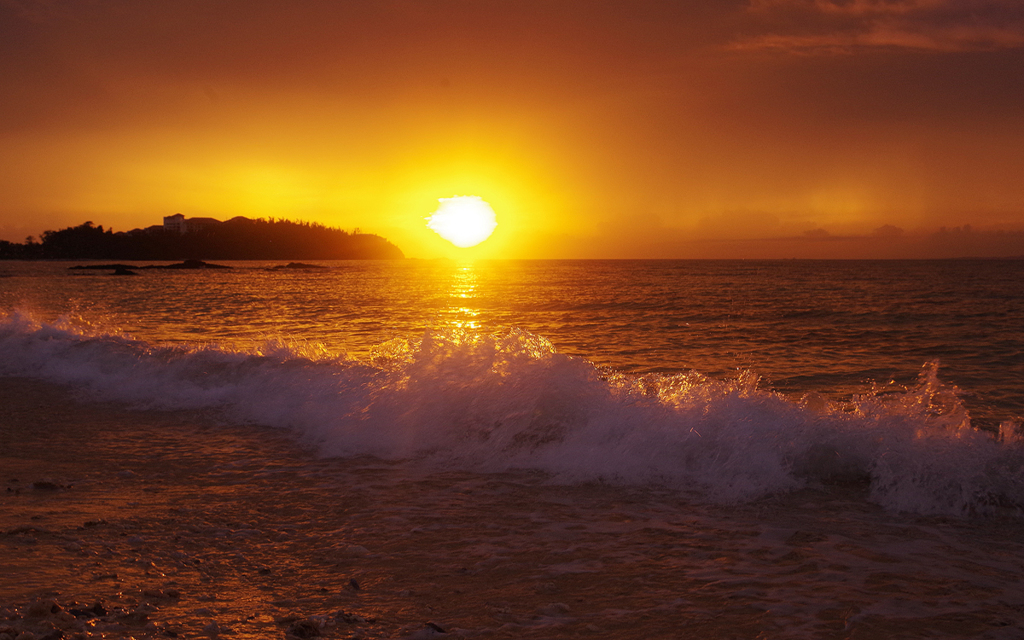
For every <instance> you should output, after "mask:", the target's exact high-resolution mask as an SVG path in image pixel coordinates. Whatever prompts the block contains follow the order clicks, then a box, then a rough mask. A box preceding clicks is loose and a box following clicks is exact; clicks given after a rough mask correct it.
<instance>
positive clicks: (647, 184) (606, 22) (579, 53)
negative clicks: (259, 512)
mask: <svg viewBox="0 0 1024 640" xmlns="http://www.w3.org/2000/svg"><path fill="white" fill-rule="evenodd" d="M455 195H475V196H479V197H481V198H483V199H484V200H486V201H487V202H489V203H490V204H491V205H492V207H493V209H494V211H495V212H496V215H497V221H498V227H497V229H496V231H495V232H494V235H493V236H491V238H490V239H489V240H487V241H486V242H484V243H483V244H481V245H479V246H477V247H473V248H469V249H460V248H457V247H454V246H452V245H451V244H450V243H448V242H447V241H445V240H443V239H442V238H440V237H438V236H437V235H436V234H434V233H433V232H432V231H431V230H430V229H428V228H427V227H426V221H425V218H426V217H427V216H429V215H430V214H431V213H432V212H433V211H434V209H436V208H437V205H438V199H439V198H448V197H452V196H455ZM179 212H180V213H183V214H185V215H186V216H189V217H192V216H209V217H215V218H220V219H228V218H231V217H234V216H236V215H244V216H248V217H275V218H286V219H293V220H305V221H311V222H320V223H323V224H327V225H330V226H338V227H342V228H345V229H349V230H351V229H354V228H359V229H361V230H362V231H364V232H370V233H376V234H379V235H382V236H384V237H386V238H388V239H389V240H391V241H392V242H394V243H395V244H397V245H398V246H399V247H400V248H401V249H402V250H403V251H404V252H405V254H406V255H407V256H409V257H415V258H438V257H470V258H477V257H479V258H899V257H906V258H926V257H956V256H968V255H970V256H997V255H1015V256H1024V3H1022V2H1020V0H955V1H954V0H719V1H710V0H701V1H696V0H672V1H644V0H630V1H609V0H586V1H564V2H562V1H559V0H536V1H534V0H516V1H515V2H513V1H510V0H475V1H470V0H379V1H378V0H361V1H359V2H350V1H342V0H337V1H322V0H308V1H305V2H301V3H294V2H283V1H282V2H262V1H259V0H244V1H241V0H240V1H234V0H202V1H190V0H181V1H177V0H176V1H173V2H171V1H163V0H150V1H147V2H135V1H129V0H120V1H119V0H75V1H70V0H0V239H6V240H10V241H18V242H21V241H23V240H24V239H25V237H26V236H28V235H35V236H38V234H40V233H41V232H42V231H44V230H46V229H58V228H63V227H67V226H73V225H78V224H81V223H83V222H85V221H86V220H89V221H92V222H94V223H96V224H101V225H104V226H105V227H107V228H112V229H114V230H115V231H124V230H128V229H132V228H136V227H146V226H150V225H153V224H159V223H160V222H161V221H162V217H163V216H166V215H172V214H174V213H179Z"/></svg>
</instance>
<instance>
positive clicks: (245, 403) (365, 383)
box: [0, 312, 1024, 515]
mask: <svg viewBox="0 0 1024 640" xmlns="http://www.w3.org/2000/svg"><path fill="white" fill-rule="evenodd" d="M0 375H8V376H10V375H16V376H30V377H37V378H41V379H45V380H49V381H52V382H57V383H61V384H66V385H70V386H72V387H74V388H76V389H79V390H81V391H82V392H83V393H84V394H87V395H88V396H90V397H94V398H97V399H102V400H116V401H121V402H126V403H129V404H130V405H132V406H134V407H138V408H147V409H213V410H217V411H219V412H221V414H222V415H223V416H224V417H225V418H226V419H229V420H232V421H240V422H247V423H258V424H263V425H269V426H274V427H279V428H284V429H289V430H291V431H292V432H294V433H295V434H297V435H298V436H299V437H300V438H301V439H302V440H303V441H305V442H306V443H309V444H311V445H313V446H315V447H316V448H317V449H318V450H319V452H321V453H322V454H323V455H327V456H352V455H374V456H379V457H382V458H390V459H401V458H418V459H420V460H422V461H423V462H424V463H426V464H430V465H436V466H439V467H444V468H460V469H468V470H474V471H481V472H497V471H505V470H509V469H524V468H525V469H537V470H542V471H544V472H547V473H550V474H552V475H553V477H554V478H555V479H556V480H558V481H563V482H586V481H595V480H600V481H606V482H615V483H628V484H647V483H657V484H661V485H666V486H669V487H673V488H677V489H681V490H688V491H694V492H699V493H700V494H701V495H703V496H704V497H705V498H707V499H710V500H715V501H723V502H729V501H741V500H751V499H756V498H758V497H762V496H765V495H768V494H772V493H778V492H785V491H791V490H795V489H799V488H802V487H806V486H814V485H816V484H822V483H826V484H828V483H849V484H853V485H860V486H864V487H866V488H867V491H868V492H869V495H870V497H871V499H872V500H874V501H876V502H878V503H880V504H882V505H883V506H885V507H886V508H889V509H892V510H896V511H906V512H914V513H922V514H949V515H973V514H991V513H997V512H999V513H1004V512H1007V511H1011V512H1016V513H1022V512H1024V438H1022V437H1021V436H1020V435H1018V428H1017V427H1018V425H1014V424H1011V423H1004V424H1003V425H1002V427H1001V428H1000V430H999V432H998V433H991V432H986V431H980V430H977V429H974V428H972V426H971V421H970V416H969V415H968V412H967V411H966V409H965V408H964V406H963V405H962V403H961V402H960V400H959V398H958V396H957V394H958V391H957V389H956V388H954V387H950V386H947V385H944V384H943V383H942V382H941V381H940V379H939V376H938V364H937V363H934V362H933V363H928V364H926V365H925V366H924V368H923V370H922V372H921V375H920V378H919V380H918V382H917V384H916V385H914V386H912V387H910V388H890V387H881V388H873V389H869V390H867V391H866V392H865V393H863V394H861V395H859V396H855V397H853V398H851V399H850V400H849V401H847V402H842V403H839V402H834V401H829V400H827V399H825V398H823V397H820V396H808V397H805V398H803V399H802V400H801V401H799V402H794V401H792V400H789V399H786V398H784V397H782V396H781V395H779V394H777V393H774V392H772V391H769V390H764V389H761V388H759V387H758V379H757V377H756V376H755V375H754V374H752V373H749V372H747V373H743V374H741V375H739V376H738V377H737V378H736V379H732V380H715V379H709V378H707V377H705V376H702V375H700V374H698V373H688V374H676V375H643V376H630V375H623V374H618V373H615V372H611V371H606V370H602V369H599V368H598V367H596V366H594V365H593V364H592V363H590V362H588V361H587V360H585V359H582V358H577V357H570V356H566V355H563V354H559V353H557V352H556V351H555V349H554V348H553V347H552V345H551V344H550V343H549V342H548V341H546V340H545V339H543V338H541V337H539V336H536V335H533V334H530V333H527V332H524V331H518V330H511V331H508V332H505V333H502V334H497V335H479V334H473V333H468V332H462V331H445V332H428V333H426V334H424V335H423V337H422V338H421V339H418V340H415V341H408V340H393V341H390V342H387V343H384V344H381V345H379V346H378V347H377V348H376V349H375V351H374V353H373V354H372V356H371V357H370V358H369V359H367V360H366V361H359V360H355V359H351V358H348V357H345V356H341V357H339V356H336V355H332V354H329V353H327V352H326V350H324V349H323V348H322V347H318V346H317V345H311V344H307V343H287V342H284V341H281V340H269V341H267V342H265V343H263V344H260V345H254V346H253V348H252V349H249V350H246V351H238V350H226V349H221V348H218V347H216V346H209V345H207V346H157V345H152V344H149V343H147V342H145V341H141V340H135V339H132V338H130V337H128V336H124V335H119V334H116V333H109V332H103V331H98V330H96V329H94V328H91V327H89V326H88V325H86V324H83V323H81V322H73V321H71V320H68V319H64V320H59V321H57V322H55V323H52V324H47V323H42V322H39V321H37V320H36V319H34V318H33V317H32V316H31V315H29V314H25V313H20V312H16V313H13V314H11V315H9V316H7V317H6V318H3V319H2V320H0Z"/></svg>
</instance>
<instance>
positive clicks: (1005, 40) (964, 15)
mask: <svg viewBox="0 0 1024 640" xmlns="http://www.w3.org/2000/svg"><path fill="white" fill-rule="evenodd" d="M747 16H748V17H749V18H750V19H752V20H753V21H754V22H755V23H756V25H758V26H760V33H751V34H749V35H747V36H745V37H743V38H741V39H738V40H735V41H734V42H733V43H732V44H731V47H730V48H732V49H735V50H741V51H742V50H747V51H749V50H771V51H781V52H788V53H794V54H804V55H818V54H836V53H847V54H849V53H856V52H859V51H865V50H876V49H901V50H916V51H932V52H965V51H995V50H1005V49H1019V48H1024V4H1022V3H1021V2H1019V1H1018V0H849V1H841V0H750V3H749V5H748V8H747ZM757 30H758V29H757V27H755V28H754V31H757Z"/></svg>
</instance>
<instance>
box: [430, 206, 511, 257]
mask: <svg viewBox="0 0 1024 640" xmlns="http://www.w3.org/2000/svg"><path fill="white" fill-rule="evenodd" d="M437 201H438V202H439V203H440V204H438V206H437V210H436V211H434V213H432V214H431V215H430V216H428V217H427V226H428V227H430V228H431V229H433V230H434V232H435V233H437V235H439V236H441V237H442V238H444V239H445V240H447V241H448V242H451V243H452V244H454V245H455V246H456V247H463V248H466V247H473V246H476V245H478V244H480V243H481V242H483V241H484V240H486V239H487V238H489V237H491V234H492V233H494V228H495V227H497V226H498V221H497V218H496V216H495V215H494V209H492V208H491V205H489V204H488V203H487V202H485V201H484V200H483V198H480V197H479V196H452V197H451V198H438V200H437Z"/></svg>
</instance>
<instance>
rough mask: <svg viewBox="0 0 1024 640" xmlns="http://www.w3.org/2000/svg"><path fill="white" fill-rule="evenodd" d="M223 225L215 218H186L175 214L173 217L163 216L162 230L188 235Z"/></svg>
mask: <svg viewBox="0 0 1024 640" xmlns="http://www.w3.org/2000/svg"><path fill="white" fill-rule="evenodd" d="M219 224H223V223H222V222H221V221H220V220H217V219H216V218H186V217H185V216H184V215H183V214H180V213H176V214H174V215H173V216H164V230H165V231H174V232H175V233H189V232H192V231H199V230H200V229H206V228H208V227H215V226H217V225H219Z"/></svg>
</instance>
